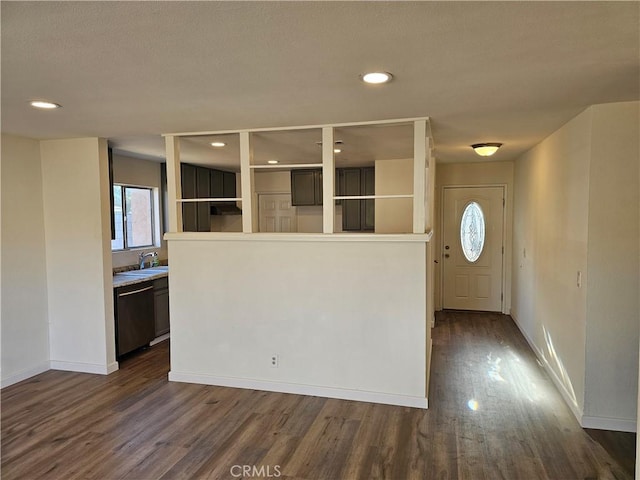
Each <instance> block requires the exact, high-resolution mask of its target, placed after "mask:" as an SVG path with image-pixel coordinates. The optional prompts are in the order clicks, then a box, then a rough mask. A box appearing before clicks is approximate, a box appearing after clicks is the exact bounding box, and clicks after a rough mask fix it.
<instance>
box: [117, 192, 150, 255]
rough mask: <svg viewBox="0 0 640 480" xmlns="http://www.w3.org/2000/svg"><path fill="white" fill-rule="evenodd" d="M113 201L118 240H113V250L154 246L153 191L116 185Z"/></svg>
mask: <svg viewBox="0 0 640 480" xmlns="http://www.w3.org/2000/svg"><path fill="white" fill-rule="evenodd" d="M113 200H114V201H113V218H114V220H115V227H116V232H115V233H116V238H115V239H114V240H111V250H128V249H132V248H143V247H151V246H153V244H154V241H153V239H154V214H153V189H151V188H146V187H132V186H128V185H114V186H113Z"/></svg>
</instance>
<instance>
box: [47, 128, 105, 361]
mask: <svg viewBox="0 0 640 480" xmlns="http://www.w3.org/2000/svg"><path fill="white" fill-rule="evenodd" d="M40 155H41V159H42V183H43V201H44V224H45V232H46V236H45V237H46V241H45V244H46V257H47V259H46V267H47V284H48V309H49V322H50V336H49V338H50V353H51V367H52V368H56V369H61V370H74V371H84V372H90V373H108V372H110V371H113V370H114V369H117V363H116V362H115V340H114V322H113V286H112V273H111V270H112V267H111V229H110V220H109V215H110V211H109V175H108V159H107V144H106V141H105V140H102V139H98V138H83V139H72V140H49V141H42V142H40Z"/></svg>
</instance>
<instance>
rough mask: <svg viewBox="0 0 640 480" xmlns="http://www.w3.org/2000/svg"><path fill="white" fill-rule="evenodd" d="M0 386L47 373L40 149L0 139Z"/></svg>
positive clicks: (28, 143) (30, 143) (22, 141)
mask: <svg viewBox="0 0 640 480" xmlns="http://www.w3.org/2000/svg"><path fill="white" fill-rule="evenodd" d="M1 157H2V166H1V170H2V174H1V178H2V188H1V194H2V200H1V205H2V240H1V242H0V244H1V257H2V260H1V262H2V281H1V283H0V284H1V286H2V293H1V295H2V313H1V315H2V329H1V330H2V362H1V366H2V386H3V387H4V386H7V385H11V384H12V383H16V382H18V381H21V380H23V379H25V378H28V377H30V376H32V375H35V374H38V373H41V372H43V371H45V370H48V369H49V321H48V316H47V279H46V266H45V264H46V257H45V232H44V214H43V203H42V173H41V169H40V147H39V143H38V141H36V140H31V139H27V138H21V137H14V136H8V135H2V156H1Z"/></svg>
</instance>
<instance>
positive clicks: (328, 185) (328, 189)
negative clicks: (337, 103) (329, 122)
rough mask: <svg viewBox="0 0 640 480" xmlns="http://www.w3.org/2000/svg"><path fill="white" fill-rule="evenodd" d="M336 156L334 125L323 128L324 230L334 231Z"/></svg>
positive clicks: (324, 231) (327, 231)
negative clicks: (334, 149)
mask: <svg viewBox="0 0 640 480" xmlns="http://www.w3.org/2000/svg"><path fill="white" fill-rule="evenodd" d="M335 174H336V168H335V158H334V153H333V127H323V128H322V232H323V233H333V230H334V219H335V202H334V201H333V195H334V192H335Z"/></svg>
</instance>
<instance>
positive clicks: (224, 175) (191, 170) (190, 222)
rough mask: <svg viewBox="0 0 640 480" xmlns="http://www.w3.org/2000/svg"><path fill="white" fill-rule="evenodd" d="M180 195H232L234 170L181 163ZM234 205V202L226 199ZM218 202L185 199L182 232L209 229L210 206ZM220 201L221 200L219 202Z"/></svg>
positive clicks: (195, 196) (215, 196) (209, 196)
mask: <svg viewBox="0 0 640 480" xmlns="http://www.w3.org/2000/svg"><path fill="white" fill-rule="evenodd" d="M181 173H182V198H185V199H186V198H235V197H236V174H235V173H234V172H226V171H223V170H216V169H213V168H206V167H199V166H195V165H189V164H187V163H183V164H182V165H181ZM230 203H232V204H234V205H235V203H234V202H230ZM212 205H220V203H219V202H215V203H214V202H193V203H192V202H189V203H183V204H182V230H183V231H184V232H209V231H211V218H210V217H211V206H212ZM223 205H224V203H223Z"/></svg>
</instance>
